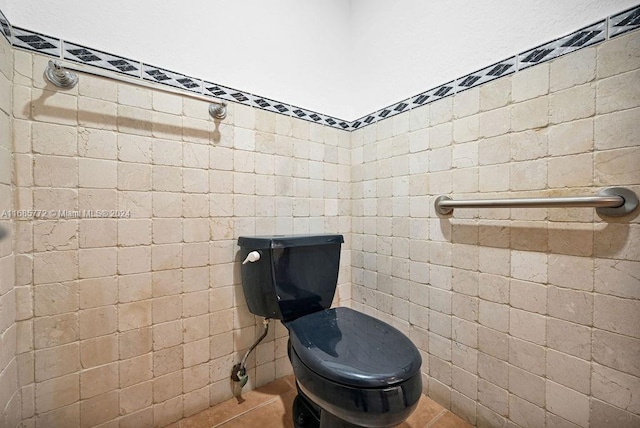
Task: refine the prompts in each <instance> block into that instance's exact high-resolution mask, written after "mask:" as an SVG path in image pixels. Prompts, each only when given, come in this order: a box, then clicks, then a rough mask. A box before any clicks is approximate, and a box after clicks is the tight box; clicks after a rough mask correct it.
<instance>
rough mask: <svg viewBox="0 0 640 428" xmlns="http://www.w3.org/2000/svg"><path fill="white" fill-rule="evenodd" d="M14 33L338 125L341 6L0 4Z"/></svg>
mask: <svg viewBox="0 0 640 428" xmlns="http://www.w3.org/2000/svg"><path fill="white" fill-rule="evenodd" d="M0 10H2V11H3V12H4V14H5V15H6V16H7V18H8V19H9V21H11V23H12V24H13V25H17V26H19V27H25V28H27V29H30V30H33V31H38V32H41V33H44V34H48V35H51V36H56V37H61V38H63V39H66V40H69V41H73V42H76V43H79V44H82V45H85V46H89V47H92V48H95V49H100V50H103V51H106V52H111V53H115V54H118V55H122V56H125V57H129V58H132V59H138V60H142V61H145V62H147V63H149V64H152V65H155V66H158V67H164V68H168V69H170V70H175V71H178V72H181V73H184V74H187V75H191V76H194V77H198V78H204V79H207V80H210V81H213V82H215V83H219V84H222V85H226V86H230V87H232V88H236V89H241V90H244V91H247V92H251V93H255V94H258V95H261V96H264V97H269V98H274V99H276V100H278V101H284V102H287V103H291V104H294V105H297V106H300V107H304V108H308V109H311V110H315V111H319V112H322V113H328V114H333V115H336V116H338V117H339V118H342V119H344V116H345V115H347V113H348V112H347V109H346V107H347V106H346V104H345V103H343V102H339V101H337V100H341V99H342V98H341V97H342V95H343V94H344V92H345V90H346V86H345V85H346V84H347V80H346V79H344V76H345V73H346V72H347V70H348V69H349V68H350V67H349V58H350V56H348V51H347V49H346V46H345V44H346V43H347V41H348V37H347V34H348V29H349V24H348V20H349V4H348V2H347V1H345V0H316V1H306V0H305V1H301V0H269V1H264V0H188V1H177V0H165V1H157V0H133V1H132V0H109V1H94V0H89V1H87V0H64V1H60V0H38V1H27V0H0Z"/></svg>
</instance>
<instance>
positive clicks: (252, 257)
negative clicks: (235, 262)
mask: <svg viewBox="0 0 640 428" xmlns="http://www.w3.org/2000/svg"><path fill="white" fill-rule="evenodd" d="M258 260H260V252H258V251H252V252H250V253H249V254H247V258H246V259H244V261H243V262H242V264H243V265H246V264H247V263H255V262H257V261H258Z"/></svg>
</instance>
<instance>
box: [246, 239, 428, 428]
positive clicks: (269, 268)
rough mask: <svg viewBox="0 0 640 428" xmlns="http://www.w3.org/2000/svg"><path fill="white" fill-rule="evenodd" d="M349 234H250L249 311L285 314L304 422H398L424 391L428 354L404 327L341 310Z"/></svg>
mask: <svg viewBox="0 0 640 428" xmlns="http://www.w3.org/2000/svg"><path fill="white" fill-rule="evenodd" d="M343 242H344V239H343V237H342V235H294V236H252V237H249V236H242V237H240V238H239V239H238V245H240V247H241V257H242V260H244V262H243V265H242V287H243V290H244V294H245V298H246V300H247V305H248V307H249V310H250V311H251V312H252V313H254V314H256V315H259V316H262V317H265V318H275V319H279V320H282V323H283V324H284V326H285V327H286V328H287V329H288V330H289V359H290V360H291V364H292V366H293V372H294V375H295V377H296V384H297V387H298V396H297V397H296V399H295V401H294V409H293V419H294V425H295V426H296V427H332V428H333V427H392V426H395V425H398V424H400V423H402V422H403V421H404V420H405V419H406V418H407V417H408V416H409V415H410V414H411V412H412V411H413V410H414V409H415V407H416V406H417V404H418V400H419V398H420V395H421V393H422V377H421V374H420V365H421V364H422V360H421V358H420V353H419V352H418V350H417V349H416V347H415V346H414V345H413V343H412V342H411V341H410V340H409V338H407V337H406V336H405V335H404V334H402V333H401V332H400V331H399V330H397V329H396V328H394V327H392V326H390V325H389V324H387V323H384V322H382V321H380V320H377V319H375V318H373V317H370V316H368V315H365V314H363V313H361V312H358V311H354V310H352V309H349V308H333V309H330V307H331V302H332V301H333V296H334V293H335V290H336V285H337V282H338V269H339V265H340V247H341V244H342V243H343Z"/></svg>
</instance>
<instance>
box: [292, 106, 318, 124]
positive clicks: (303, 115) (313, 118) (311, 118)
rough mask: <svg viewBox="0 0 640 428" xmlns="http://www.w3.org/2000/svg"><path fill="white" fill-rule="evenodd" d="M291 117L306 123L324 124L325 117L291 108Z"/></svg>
mask: <svg viewBox="0 0 640 428" xmlns="http://www.w3.org/2000/svg"><path fill="white" fill-rule="evenodd" d="M291 113H292V114H291V116H293V117H297V118H299V119H302V120H306V121H308V122H313V123H320V124H324V119H325V116H324V115H322V114H320V113H316V112H315V111H311V110H306V109H303V108H301V107H295V106H291Z"/></svg>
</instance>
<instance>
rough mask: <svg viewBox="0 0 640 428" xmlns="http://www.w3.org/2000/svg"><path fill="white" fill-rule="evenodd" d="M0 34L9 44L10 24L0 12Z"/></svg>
mask: <svg viewBox="0 0 640 428" xmlns="http://www.w3.org/2000/svg"><path fill="white" fill-rule="evenodd" d="M0 33H2V35H3V36H4V37H5V39H7V41H8V42H9V43H11V24H10V23H9V20H8V19H7V17H6V16H4V13H2V11H1V10H0Z"/></svg>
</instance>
